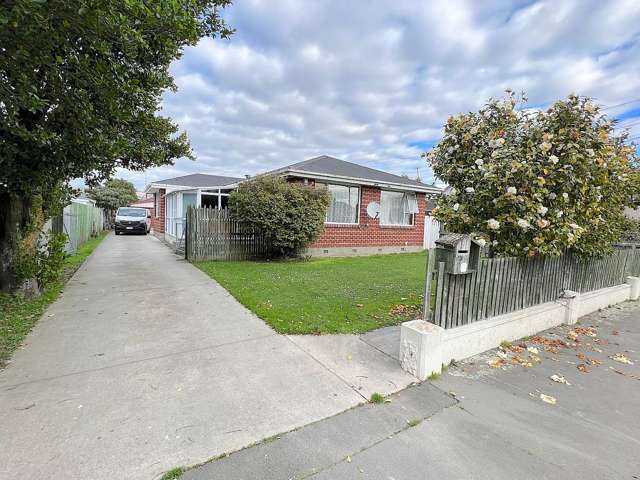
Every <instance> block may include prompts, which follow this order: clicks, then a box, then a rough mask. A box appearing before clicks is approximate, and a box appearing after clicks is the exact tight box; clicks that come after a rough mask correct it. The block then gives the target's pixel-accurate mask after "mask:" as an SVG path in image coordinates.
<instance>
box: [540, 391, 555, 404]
mask: <svg viewBox="0 0 640 480" xmlns="http://www.w3.org/2000/svg"><path fill="white" fill-rule="evenodd" d="M540 400H542V401H543V402H545V403H548V404H550V405H555V404H556V397H552V396H551V395H545V394H544V393H541V394H540Z"/></svg>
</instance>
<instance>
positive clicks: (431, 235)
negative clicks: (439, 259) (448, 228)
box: [423, 215, 440, 249]
mask: <svg viewBox="0 0 640 480" xmlns="http://www.w3.org/2000/svg"><path fill="white" fill-rule="evenodd" d="M439 238H440V222H439V221H437V220H436V219H435V218H433V217H432V216H431V215H427V216H426V217H425V218H424V241H423V246H424V248H425V249H429V248H436V240H438V239H439Z"/></svg>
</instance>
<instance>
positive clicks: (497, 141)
mask: <svg viewBox="0 0 640 480" xmlns="http://www.w3.org/2000/svg"><path fill="white" fill-rule="evenodd" d="M496 144H497V145H498V146H499V147H501V146H503V145H504V138H498V139H497V140H496Z"/></svg>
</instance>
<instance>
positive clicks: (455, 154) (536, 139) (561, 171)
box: [427, 93, 638, 256]
mask: <svg viewBox="0 0 640 480" xmlns="http://www.w3.org/2000/svg"><path fill="white" fill-rule="evenodd" d="M427 158H428V161H429V162H430V164H431V166H432V168H433V170H434V172H435V174H436V176H437V177H438V178H440V179H442V180H443V181H445V182H446V183H448V184H449V186H450V187H451V193H450V194H449V195H445V196H442V197H441V198H440V200H439V202H438V206H437V209H436V211H435V216H436V218H438V219H439V220H441V221H443V222H445V224H446V226H447V229H448V230H449V231H454V232H460V233H474V234H476V236H477V237H478V238H479V239H480V241H484V242H487V243H488V244H489V245H490V247H491V250H492V252H493V253H495V254H499V255H510V256H525V255H528V256H533V255H558V254H560V253H561V252H562V251H563V250H565V249H567V248H569V249H572V250H574V251H576V252H578V253H579V254H582V255H598V254H601V253H604V252H606V251H607V250H608V249H610V245H611V243H612V242H614V241H616V240H618V239H619V238H620V235H621V233H622V229H623V228H624V227H623V225H624V213H623V209H624V207H625V206H635V204H636V202H637V200H638V196H637V193H638V192H637V190H638V188H637V186H638V182H636V181H634V178H635V177H636V175H637V174H636V172H635V170H634V168H633V166H634V165H635V164H636V162H637V158H636V153H635V148H634V147H632V146H630V145H628V143H627V142H626V137H625V135H624V134H623V135H620V136H618V135H616V134H615V132H614V123H613V122H612V121H610V120H609V119H608V118H606V116H604V115H602V114H601V113H600V111H599V108H598V106H597V105H596V104H595V103H593V102H592V101H591V100H590V99H588V98H583V97H578V96H575V95H572V96H570V97H568V98H567V99H566V100H564V101H557V102H555V103H554V104H553V105H552V106H551V107H549V108H548V109H546V110H528V109H525V108H522V105H521V104H519V101H518V99H516V97H515V96H514V95H513V94H511V93H510V94H508V95H507V97H506V99H504V100H502V101H497V100H492V101H490V102H489V103H488V104H487V105H486V106H485V107H484V108H482V109H481V110H480V111H478V112H472V113H467V114H462V115H458V116H455V117H450V118H449V120H448V121H447V124H446V126H445V131H444V136H443V138H442V140H441V141H440V142H439V143H438V145H437V146H436V147H435V148H434V149H433V150H432V151H431V152H429V153H428V154H427Z"/></svg>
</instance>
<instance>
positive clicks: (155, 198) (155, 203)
mask: <svg viewBox="0 0 640 480" xmlns="http://www.w3.org/2000/svg"><path fill="white" fill-rule="evenodd" d="M158 210H159V209H158V194H157V193H154V194H153V215H154V217H156V218H158V217H159V216H160V215H159V213H158Z"/></svg>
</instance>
